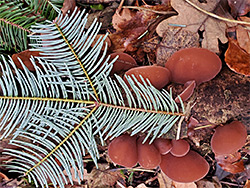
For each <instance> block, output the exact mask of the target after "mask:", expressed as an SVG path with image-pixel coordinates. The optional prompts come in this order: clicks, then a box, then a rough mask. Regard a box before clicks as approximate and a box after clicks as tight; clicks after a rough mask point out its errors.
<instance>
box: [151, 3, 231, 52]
mask: <svg viewBox="0 0 250 188" xmlns="http://www.w3.org/2000/svg"><path fill="white" fill-rule="evenodd" d="M218 2H219V1H218V0H211V1H207V3H200V2H199V1H198V0H197V1H195V4H196V5H198V6H199V7H201V8H203V9H204V10H207V11H214V10H215V9H216V7H217V6H218ZM171 5H172V7H173V8H174V9H175V10H176V11H177V12H178V13H179V14H178V15H177V16H172V17H170V18H168V19H166V20H164V21H162V22H161V23H160V24H159V25H158V27H157V28H156V31H157V33H158V35H159V36H163V34H164V32H165V27H167V26H168V25H169V24H175V25H177V26H178V25H181V26H184V28H182V29H183V30H188V31H191V32H193V33H197V32H198V31H199V30H200V31H204V32H203V37H204V38H203V40H202V47H203V48H207V49H209V50H211V51H213V52H219V47H218V39H219V40H220V41H221V42H222V43H226V42H227V37H226V36H225V30H226V28H227V24H226V23H225V22H223V21H220V20H217V19H214V18H212V17H209V16H208V15H207V14H204V13H203V12H200V11H199V10H197V9H196V8H194V7H193V6H191V5H189V4H188V3H186V2H185V1H183V0H175V1H171ZM217 11H220V8H218V9H217ZM222 12H223V11H222Z"/></svg>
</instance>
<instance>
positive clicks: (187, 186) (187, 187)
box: [157, 172, 197, 188]
mask: <svg viewBox="0 0 250 188" xmlns="http://www.w3.org/2000/svg"><path fill="white" fill-rule="evenodd" d="M157 177H158V182H159V184H160V188H173V187H175V188H197V185H196V184H195V183H194V182H192V183H179V182H176V181H173V180H171V179H170V178H169V177H167V176H166V175H165V174H164V173H163V172H160V173H158V175H157Z"/></svg>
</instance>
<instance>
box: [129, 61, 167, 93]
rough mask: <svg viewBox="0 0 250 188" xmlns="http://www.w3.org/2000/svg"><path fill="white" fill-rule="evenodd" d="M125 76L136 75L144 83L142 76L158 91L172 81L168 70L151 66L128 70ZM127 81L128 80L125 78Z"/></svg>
mask: <svg viewBox="0 0 250 188" xmlns="http://www.w3.org/2000/svg"><path fill="white" fill-rule="evenodd" d="M125 75H129V76H131V75H134V76H135V78H136V79H137V80H138V81H139V82H140V83H143V82H142V80H141V78H140V76H139V75H141V76H142V77H143V79H144V80H145V81H146V79H148V80H149V81H150V83H151V84H152V85H153V86H154V87H156V88H157V89H162V88H163V87H164V86H165V85H167V84H168V83H169V81H170V76H171V74H170V72H169V70H168V69H167V68H165V67H161V66H156V65H151V66H140V67H136V68H132V69H130V70H128V71H127V72H126V73H125ZM124 79H125V80H126V78H124Z"/></svg>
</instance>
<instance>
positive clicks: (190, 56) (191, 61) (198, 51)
mask: <svg viewBox="0 0 250 188" xmlns="http://www.w3.org/2000/svg"><path fill="white" fill-rule="evenodd" d="M221 67H222V63H221V60H220V58H219V57H218V56H217V55H216V54H215V53H213V52H211V51H209V50H208V49H204V48H186V49H182V50H179V51H177V52H175V53H174V54H173V55H172V56H171V57H170V58H169V59H168V61H167V62H166V64H165V67H161V66H157V65H152V66H140V67H135V68H131V69H129V70H128V71H127V72H126V73H125V75H129V76H131V75H134V78H133V79H137V80H138V81H139V82H142V81H141V79H140V76H139V75H141V76H142V77H143V78H144V79H148V80H149V81H150V82H151V84H152V85H153V86H155V87H156V88H157V89H162V88H163V87H164V86H166V85H167V84H168V83H169V82H175V83H180V84H184V90H183V92H182V93H181V94H180V97H181V98H182V100H183V101H185V100H187V99H188V98H189V97H190V96H191V95H192V93H193V91H194V88H195V87H196V86H197V85H199V84H201V83H203V82H206V81H209V80H211V79H213V78H214V77H215V76H216V75H217V74H218V73H219V72H220V70H221ZM126 79H127V77H126V76H125V77H124V80H125V81H126ZM176 102H179V99H178V98H176Z"/></svg>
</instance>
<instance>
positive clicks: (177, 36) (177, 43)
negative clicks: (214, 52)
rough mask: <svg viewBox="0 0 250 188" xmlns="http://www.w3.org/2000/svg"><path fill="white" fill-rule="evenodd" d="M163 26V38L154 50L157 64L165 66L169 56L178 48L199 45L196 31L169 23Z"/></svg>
mask: <svg viewBox="0 0 250 188" xmlns="http://www.w3.org/2000/svg"><path fill="white" fill-rule="evenodd" d="M164 27H165V28H164V29H165V32H164V34H163V36H162V37H163V39H162V41H161V43H160V45H159V47H158V48H157V51H156V62H157V64H158V65H162V66H165V63H166V62H167V60H168V59H169V57H170V56H171V55H172V54H173V53H174V52H176V51H178V50H180V49H183V48H191V47H198V46H199V35H198V33H192V32H191V31H188V30H183V29H182V28H180V27H173V26H169V25H164Z"/></svg>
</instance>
